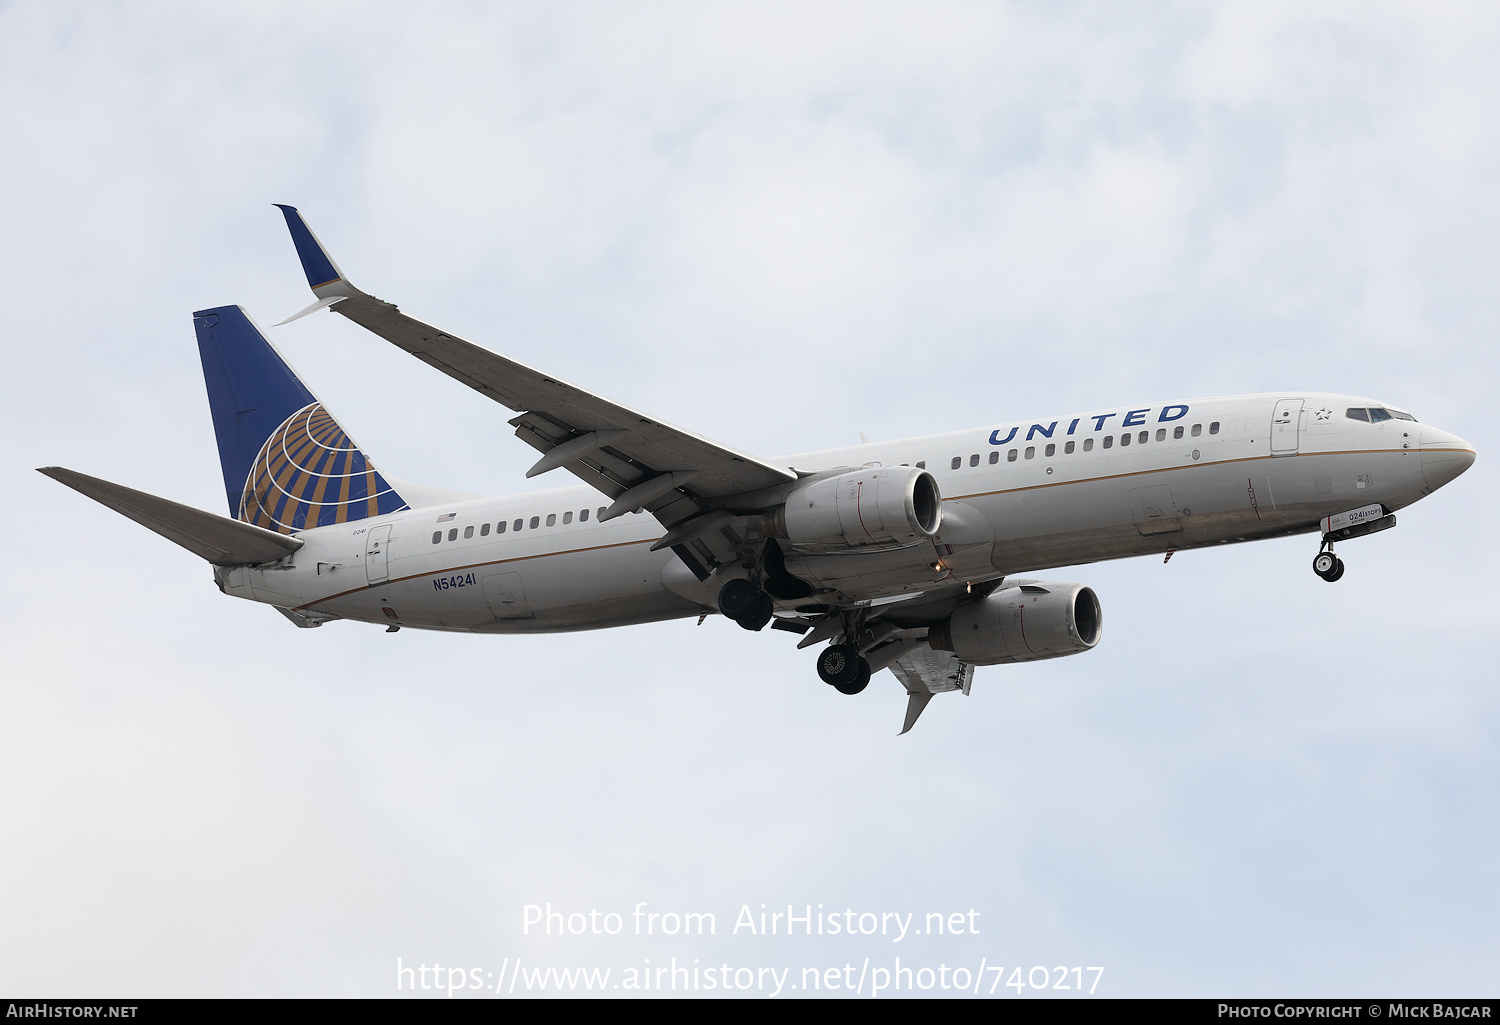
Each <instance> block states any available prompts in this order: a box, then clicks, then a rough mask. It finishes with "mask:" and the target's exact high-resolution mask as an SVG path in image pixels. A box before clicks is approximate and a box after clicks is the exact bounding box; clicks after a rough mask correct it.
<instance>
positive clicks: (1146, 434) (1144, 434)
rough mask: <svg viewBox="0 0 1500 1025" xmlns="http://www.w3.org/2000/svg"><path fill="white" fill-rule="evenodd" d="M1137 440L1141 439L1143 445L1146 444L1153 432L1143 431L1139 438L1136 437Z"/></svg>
mask: <svg viewBox="0 0 1500 1025" xmlns="http://www.w3.org/2000/svg"><path fill="white" fill-rule="evenodd" d="M1135 440H1136V441H1139V442H1140V443H1141V444H1142V445H1144V444H1146V442H1148V441H1150V440H1151V432H1150V431H1142V432H1141V436H1140V437H1139V438H1136V439H1135Z"/></svg>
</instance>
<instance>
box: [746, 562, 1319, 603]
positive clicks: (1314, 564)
mask: <svg viewBox="0 0 1500 1025" xmlns="http://www.w3.org/2000/svg"><path fill="white" fill-rule="evenodd" d="M1339 565H1340V562H1339V557H1338V556H1337V555H1334V554H1333V553H1332V552H1319V553H1318V554H1317V556H1316V557H1315V558H1314V559H1313V572H1314V573H1316V574H1317V575H1318V576H1320V577H1322V578H1323V579H1324V580H1332V579H1333V574H1334V571H1335V570H1337V569H1338V567H1339ZM720 600H721V601H722V600H723V599H720Z"/></svg>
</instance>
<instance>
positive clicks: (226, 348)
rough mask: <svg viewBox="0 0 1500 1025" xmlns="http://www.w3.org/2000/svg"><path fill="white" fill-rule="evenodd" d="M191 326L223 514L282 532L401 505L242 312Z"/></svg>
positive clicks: (229, 310) (199, 316) (196, 319)
mask: <svg viewBox="0 0 1500 1025" xmlns="http://www.w3.org/2000/svg"><path fill="white" fill-rule="evenodd" d="M193 326H194V328H195V329H196V330H197V333H198V354H199V356H201V357H202V360H203V381H204V384H205V385H206V386H207V388H208V404H209V407H210V409H211V410H212V412H213V420H214V434H215V435H216V436H217V438H218V442H219V464H220V466H221V467H222V469H223V471H224V490H225V493H226V496H227V497H228V499H229V513H230V515H231V516H233V517H235V518H236V519H240V520H243V521H244V522H246V523H253V524H255V525H256V526H258V527H266V528H268V529H270V530H275V531H279V532H280V533H283V534H290V533H293V532H295V531H299V530H303V529H305V528H307V527H321V526H326V525H327V524H330V523H346V522H348V521H350V520H362V519H365V518H366V517H370V516H378V515H382V514H385V513H391V512H396V511H398V510H400V509H403V508H405V507H406V502H405V501H403V500H402V498H401V496H400V495H399V494H397V493H396V491H395V489H393V488H392V487H391V485H390V484H389V483H388V482H387V481H386V480H385V478H384V477H382V476H381V474H380V472H379V471H377V470H376V469H375V467H374V465H373V464H372V463H371V462H370V461H369V459H367V458H366V457H365V454H364V453H363V452H362V451H360V449H359V446H358V445H356V444H355V443H354V441H353V439H351V438H350V437H349V435H348V434H346V433H345V432H344V429H343V428H342V427H340V426H339V424H338V421H336V420H335V419H334V418H333V416H332V415H331V414H330V413H329V412H328V411H327V410H326V409H324V408H323V404H322V403H320V402H319V401H318V400H317V398H316V397H314V395H313V394H312V392H310V391H308V390H307V387H306V385H304V384H303V383H302V382H301V381H300V380H298V379H297V375H296V374H295V373H293V372H292V368H291V367H289V366H287V364H286V361H285V360H283V359H282V358H281V355H280V354H279V353H278V352H277V351H276V349H275V348H274V347H273V346H272V345H271V343H270V341H268V340H267V339H266V337H265V336H264V335H263V334H261V332H260V329H259V328H257V327H256V326H255V324H254V323H253V322H252V321H251V320H250V318H249V317H248V316H246V315H245V311H244V310H242V309H240V308H239V307H238V306H220V307H218V308H216V309H212V310H199V311H198V312H197V313H194V314H193Z"/></svg>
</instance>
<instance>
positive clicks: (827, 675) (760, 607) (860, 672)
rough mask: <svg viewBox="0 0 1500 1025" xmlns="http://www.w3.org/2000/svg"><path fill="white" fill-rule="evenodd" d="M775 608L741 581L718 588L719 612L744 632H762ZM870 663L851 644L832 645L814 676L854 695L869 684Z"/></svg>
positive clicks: (751, 585)
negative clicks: (743, 629) (816, 674)
mask: <svg viewBox="0 0 1500 1025" xmlns="http://www.w3.org/2000/svg"><path fill="white" fill-rule="evenodd" d="M775 610H776V606H775V604H774V603H773V602H772V601H771V596H770V595H768V594H766V592H764V591H762V590H761V589H760V588H758V587H756V586H755V585H754V584H752V583H751V582H750V581H748V580H745V579H743V578H740V579H735V580H730V581H728V582H726V583H725V584H724V586H723V587H721V588H719V611H720V612H722V613H723V614H724V616H725V617H726V618H728V619H732V620H734V621H735V622H736V623H738V624H740V626H742V627H744V628H745V629H746V630H763V629H765V626H766V624H767V623H769V622H770V621H771V616H772V614H773V613H774V612H775ZM870 675H871V674H870V663H869V662H867V661H865V660H864V659H863V658H862V657H860V654H859V649H858V648H856V647H855V646H854V645H852V644H833V645H829V646H828V647H826V648H824V649H823V651H822V652H821V653H820V654H819V655H818V676H820V677H822V679H823V682H824V683H826V684H828V685H830V686H831V687H833V688H834V689H835V690H837V691H838V692H839V693H840V694H858V693H859V692H860V691H862V690H864V689H865V687H866V686H868V685H869V683H870Z"/></svg>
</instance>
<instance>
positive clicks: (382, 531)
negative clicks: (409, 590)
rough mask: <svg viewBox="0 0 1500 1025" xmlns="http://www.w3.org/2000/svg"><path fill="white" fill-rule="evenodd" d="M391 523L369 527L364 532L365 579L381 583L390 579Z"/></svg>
mask: <svg viewBox="0 0 1500 1025" xmlns="http://www.w3.org/2000/svg"><path fill="white" fill-rule="evenodd" d="M390 547H391V525H390V524H389V523H387V524H384V525H382V526H379V527H371V528H370V529H369V530H368V531H366V532H365V579H366V580H368V581H369V582H370V583H372V584H383V583H385V582H386V581H387V580H389V579H391V563H390Z"/></svg>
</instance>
